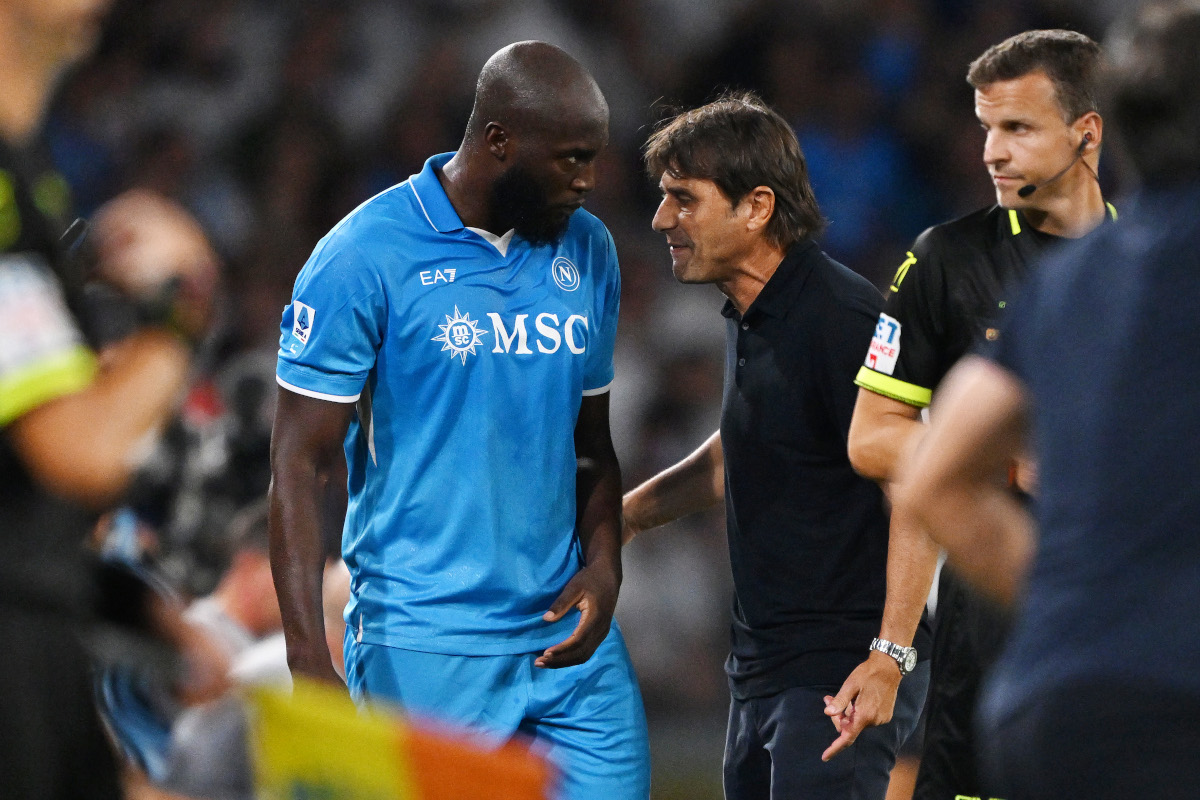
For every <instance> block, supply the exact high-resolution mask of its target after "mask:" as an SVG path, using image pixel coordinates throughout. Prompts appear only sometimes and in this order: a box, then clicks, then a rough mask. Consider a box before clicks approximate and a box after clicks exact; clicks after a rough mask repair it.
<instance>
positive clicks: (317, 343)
mask: <svg viewBox="0 0 1200 800" xmlns="http://www.w3.org/2000/svg"><path fill="white" fill-rule="evenodd" d="M386 321H387V298H386V295H385V293H384V290H383V283H382V281H381V280H380V278H379V273H378V272H377V271H376V268H375V266H374V264H373V262H372V261H371V260H370V259H369V258H367V257H366V255H365V254H364V253H363V252H362V251H361V250H360V249H359V248H358V246H356V245H355V244H354V243H353V242H351V241H348V240H347V239H346V237H344V236H342V237H337V238H327V239H326V240H324V241H322V243H321V244H319V245H318V246H317V249H316V250H315V251H314V252H313V255H312V256H311V257H310V258H309V260H308V263H306V264H305V265H304V268H303V269H301V270H300V274H299V275H298V276H297V277H296V285H295V288H294V289H293V291H292V302H291V303H290V304H289V305H288V306H287V308H285V309H284V312H283V321H282V323H281V324H280V336H279V357H278V362H277V365H276V370H275V376H276V380H277V381H278V383H279V385H280V386H282V387H283V388H285V389H288V390H290V391H293V392H296V393H297V394H302V395H306V396H308V397H315V398H317V399H319V400H330V401H333V402H337V403H353V402H355V401H356V400H358V398H359V396H360V395H361V394H362V388H363V385H364V384H365V383H366V379H367V375H368V373H369V372H370V371H371V369H372V368H373V367H374V366H375V359H376V355H377V353H378V352H379V347H380V344H381V343H382V341H383V336H384V330H385V326H386Z"/></svg>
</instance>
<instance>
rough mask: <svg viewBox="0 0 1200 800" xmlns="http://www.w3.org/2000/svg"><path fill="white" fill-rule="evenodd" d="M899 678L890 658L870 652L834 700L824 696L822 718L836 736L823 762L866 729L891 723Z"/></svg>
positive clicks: (851, 742)
mask: <svg viewBox="0 0 1200 800" xmlns="http://www.w3.org/2000/svg"><path fill="white" fill-rule="evenodd" d="M900 677H901V675H900V669H899V667H898V666H897V664H896V662H895V661H894V660H893V659H892V658H891V656H888V655H887V654H885V653H880V652H878V651H872V652H871V653H870V655H868V656H867V660H866V661H864V662H863V663H861V664H859V665H858V666H857V667H855V669H854V671H853V672H851V673H850V677H848V678H846V682H845V683H843V684H842V688H841V690H840V691H839V692H838V693H837V696H836V697H834V696H826V697H825V715H826V716H828V717H829V718H830V721H831V722H833V727H834V729H836V730H837V733H838V736H837V739H835V740H834V742H833V744H831V745H830V746H829V747H828V748H827V749H826V750H825V752H824V753H822V754H821V760H822V761H828V760H829V759H831V758H833V757H834V756H836V755H837V754H838V753H840V752H842V751H843V750H845V749H846V748H847V747H849V746H850V745H852V744H854V740H855V739H857V738H858V736H859V734H860V733H862V732H863V731H864V730H866V729H867V728H868V727H869V726H872V725H884V724H886V723H888V722H890V721H891V719H892V712H893V711H895V708H896V692H897V691H899V689H900Z"/></svg>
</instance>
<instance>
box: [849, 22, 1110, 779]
mask: <svg viewBox="0 0 1200 800" xmlns="http://www.w3.org/2000/svg"><path fill="white" fill-rule="evenodd" d="M1099 58H1100V49H1099V47H1098V46H1097V45H1096V43H1095V42H1093V41H1092V40H1091V39H1089V38H1088V37H1086V36H1084V35H1083V34H1080V33H1076V32H1073V31H1062V30H1049V31H1027V32H1025V33H1022V34H1019V35H1017V36H1014V37H1012V38H1010V39H1007V40H1005V41H1003V42H1001V43H1000V44H997V45H995V46H993V47H991V48H989V49H988V50H987V51H986V52H984V53H983V55H981V56H980V57H979V58H978V59H976V60H975V61H974V62H973V63H972V64H971V67H970V70H969V72H968V76H967V80H968V82H969V83H970V84H971V85H972V86H973V87H974V88H975V113H976V116H978V117H979V121H980V124H982V126H983V128H984V130H985V131H986V135H987V138H986V141H985V143H984V149H983V161H984V164H985V165H986V166H987V170H988V173H989V174H990V175H991V177H992V180H993V183H994V184H995V187H996V205H994V206H991V207H990V208H985V209H982V210H980V211H977V212H975V213H973V214H970V215H968V216H966V217H963V218H961V219H958V220H955V221H953V222H948V223H945V224H943V225H938V226H936V227H933V228H930V229H929V230H927V231H925V233H923V234H921V236H920V237H918V238H917V240H916V242H915V243H914V244H913V245H912V249H911V250H909V251H908V254H907V258H906V259H905V260H904V261H903V263H902V264H901V265H900V268H899V269H898V270H897V272H896V276H895V278H894V279H893V281H892V285H891V287H890V291H889V292H888V299H887V303H886V305H885V306H884V309H883V313H882V314H881V315H880V317H879V322H878V325H877V326H876V328H875V337H874V339H873V340H872V342H871V345H870V349H869V351H868V353H867V355H866V364H865V366H863V367H862V368H861V369H860V370H859V372H858V377H857V379H856V381H855V382H856V383H857V384H858V386H859V387H861V388H860V389H859V392H858V402H857V404H856V405H855V408H854V418H853V421H852V423H851V426H850V442H849V449H850V459H851V461H852V463H853V464H854V467H855V469H857V470H858V471H859V473H861V474H863V475H866V476H869V477H871V478H874V479H876V480H878V481H880V482H881V483H882V484H884V485H885V486H886V485H887V484H888V483H889V482H890V481H892V480H893V479H894V477H895V471H896V466H897V463H898V460H899V457H900V455H901V454H902V453H903V452H904V449H905V448H906V447H911V446H912V444H913V442H915V441H916V440H918V439H919V438H920V437H921V436H922V435H923V434H924V432H925V430H926V429H925V427H924V426H923V424H922V422H921V410H922V409H923V408H924V407H926V406H927V405H929V402H930V398H931V396H932V395H933V393H934V392H935V391H936V390H937V387H938V385H939V384H940V383H941V381H942V378H943V377H944V376H945V375H946V373H947V372H948V371H949V369H950V367H951V366H953V364H954V362H956V361H957V360H958V359H959V358H961V357H962V355H963V354H964V353H965V352H966V351H967V350H968V348H969V347H970V346H971V344H972V342H975V341H979V340H984V339H987V340H991V339H995V338H997V337H998V336H999V335H1000V330H1001V325H1000V323H999V322H998V321H997V316H998V313H999V309H1003V308H1004V307H1005V304H1006V302H1008V301H1009V300H1011V298H1012V293H1013V292H1014V291H1015V287H1016V284H1018V283H1020V282H1021V281H1022V280H1023V279H1024V278H1025V277H1026V275H1027V274H1028V273H1029V272H1030V270H1031V267H1032V265H1033V263H1034V262H1035V261H1036V260H1037V259H1038V258H1039V257H1040V256H1042V255H1044V254H1045V253H1046V252H1047V251H1048V250H1050V249H1052V248H1054V247H1057V246H1059V245H1060V244H1061V243H1062V242H1064V241H1065V240H1068V239H1072V238H1079V237H1082V236H1084V235H1086V234H1088V233H1089V232H1091V231H1092V230H1093V229H1095V228H1096V227H1097V226H1099V225H1100V224H1101V222H1103V221H1104V220H1105V219H1106V218H1108V216H1109V215H1110V213H1111V214H1112V216H1114V217H1115V211H1114V210H1112V209H1111V206H1110V207H1108V209H1106V207H1105V202H1104V198H1103V197H1102V195H1101V192H1100V185H1099V179H1098V178H1097V176H1096V170H1097V169H1098V167H1099V159H1100V147H1101V144H1102V141H1103V130H1104V127H1103V121H1102V120H1101V117H1100V114H1099V113H1098V112H1097V101H1096V72H1097V69H1098V64H1099ZM1031 474H1032V473H1031V472H1030V468H1029V466H1028V465H1026V468H1025V470H1024V472H1023V475H1021V476H1018V479H1019V480H1021V482H1022V485H1023V486H1025V488H1030V487H1029V485H1028V484H1029V482H1030V481H1031ZM937 558H938V550H937V546H936V545H935V544H933V542H932V541H930V540H929V538H928V536H927V535H926V534H925V533H924V532H923V531H922V530H921V529H920V528H919V526H916V525H913V524H911V523H909V522H907V521H906V520H905V518H904V517H903V516H902V515H897V514H893V516H892V530H891V546H890V548H889V554H888V591H889V596H890V597H892V598H893V599H894V602H893V603H892V604H891V605H890V609H892V610H894V611H895V612H896V613H895V614H894V615H892V614H889V615H888V616H887V617H885V619H884V621H883V626H882V627H881V629H880V632H879V636H880V638H883V639H887V640H890V641H895V642H899V643H902V644H904V643H907V642H909V641H910V640H911V638H912V636H913V632H914V631H915V630H916V627H917V622H918V620H919V619H920V617H921V614H922V611H923V609H924V606H925V601H926V597H927V596H928V594H929V590H930V587H931V585H932V582H933V576H934V573H935V570H936V566H937ZM937 598H938V599H937V623H936V628H935V634H934V644H933V676H932V683H931V689H930V694H929V699H928V709H927V723H926V727H925V753H924V757H923V759H922V763H921V768H920V772H919V773H918V776H917V786H916V791H915V795H914V796H915V797H917V798H919V799H921V800H935V798H945V797H954V796H955V795H966V796H968V797H976V796H984V797H991V796H998V794H997V792H995V791H993V790H992V789H990V788H989V787H988V785H987V784H986V783H985V782H983V781H982V779H981V777H980V776H979V774H978V769H977V767H976V762H975V760H974V755H973V753H974V748H975V743H974V737H973V735H972V722H971V720H972V716H973V714H974V709H975V702H976V697H977V693H978V687H979V681H980V679H981V676H982V674H983V671H984V670H985V669H986V668H987V667H988V666H989V665H990V664H991V663H992V661H993V660H994V659H995V657H996V654H997V653H998V650H999V647H1000V645H1001V643H1002V642H1003V638H1004V633H1005V631H1006V630H1007V627H1008V620H1007V618H1006V615H1005V614H1004V613H1003V612H1002V611H1000V610H999V609H995V608H993V607H992V605H991V604H990V603H989V602H988V601H987V600H985V599H981V598H979V597H977V596H976V595H975V594H974V593H973V592H971V591H970V590H969V589H967V588H965V587H963V586H962V584H961V582H960V581H959V580H958V579H957V578H956V577H955V576H954V574H953V571H952V570H949V569H948V570H944V571H943V572H942V575H941V579H940V582H939V585H938V595H937ZM859 692H860V689H859V687H858V686H857V685H856V682H855V679H854V678H852V680H851V681H850V682H848V684H847V686H846V687H844V688H843V689H842V691H841V692H839V694H838V698H839V700H838V704H839V707H840V704H841V703H842V702H845V701H847V700H849V699H850V698H851V697H854V696H855V695H856V694H857V693H859ZM858 698H859V699H858V700H857V701H856V705H857V712H858V713H859V714H861V715H863V716H861V717H859V722H860V724H871V723H872V721H873V719H872V718H873V717H874V715H875V713H876V709H885V708H886V705H885V704H880V703H879V702H878V701H877V700H875V698H873V697H872V696H871V695H869V694H868V695H866V696H863V695H862V694H858ZM884 718H886V717H884Z"/></svg>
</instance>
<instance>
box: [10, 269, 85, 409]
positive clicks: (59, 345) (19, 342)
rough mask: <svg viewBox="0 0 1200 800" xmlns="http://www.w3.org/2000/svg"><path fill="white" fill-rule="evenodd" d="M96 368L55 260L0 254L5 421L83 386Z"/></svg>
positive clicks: (78, 389) (76, 390)
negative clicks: (54, 267)
mask: <svg viewBox="0 0 1200 800" xmlns="http://www.w3.org/2000/svg"><path fill="white" fill-rule="evenodd" d="M96 369H97V364H96V356H95V354H94V353H93V352H92V350H91V348H89V347H88V346H87V344H86V343H85V341H84V338H83V334H82V332H81V331H80V330H79V326H78V325H77V324H76V322H75V318H74V317H73V316H72V314H71V312H70V311H69V310H68V308H67V303H66V299H65V298H64V296H63V291H62V287H61V285H60V284H59V282H58V279H57V278H56V277H55V276H54V273H53V272H52V271H51V270H50V266H49V265H48V264H46V263H45V261H44V259H43V258H42V257H41V256H40V255H38V254H36V253H12V252H9V253H4V254H0V426H3V425H8V424H9V423H11V422H13V421H14V420H16V419H18V418H20V417H21V416H23V415H24V414H26V413H27V412H29V411H32V410H33V409H35V408H37V407H38V406H41V405H43V404H45V403H47V402H49V401H51V400H54V399H57V398H59V397H62V396H63V395H67V394H72V393H74V392H78V391H80V390H81V389H83V388H84V387H86V386H87V385H88V384H89V383H91V381H92V379H93V377H94V376H95V374H96Z"/></svg>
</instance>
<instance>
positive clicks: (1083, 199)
mask: <svg viewBox="0 0 1200 800" xmlns="http://www.w3.org/2000/svg"><path fill="white" fill-rule="evenodd" d="M1062 189H1063V191H1062V192H1061V193H1058V194H1055V195H1053V196H1051V197H1049V198H1047V199H1046V202H1045V205H1044V206H1041V207H1039V208H1027V209H1024V210H1023V211H1022V213H1023V214H1024V215H1025V219H1027V220H1028V221H1029V224H1030V225H1032V226H1033V227H1034V228H1036V229H1037V230H1039V231H1041V232H1042V233H1048V234H1050V235H1052V236H1061V237H1063V238H1066V239H1079V238H1081V237H1083V236H1087V235H1088V234H1089V233H1091V232H1092V231H1093V230H1095V229H1096V227H1097V226H1099V225H1100V223H1102V222H1104V215H1105V214H1106V213H1108V212H1107V209H1106V208H1105V205H1104V195H1102V194H1101V193H1100V184H1099V183H1098V182H1097V181H1096V179H1095V178H1093V177H1092V176H1091V175H1090V174H1088V173H1086V172H1084V173H1083V174H1082V175H1080V176H1079V177H1078V178H1077V179H1076V180H1075V181H1073V182H1072V183H1071V184H1069V185H1064V186H1063V187H1062Z"/></svg>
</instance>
